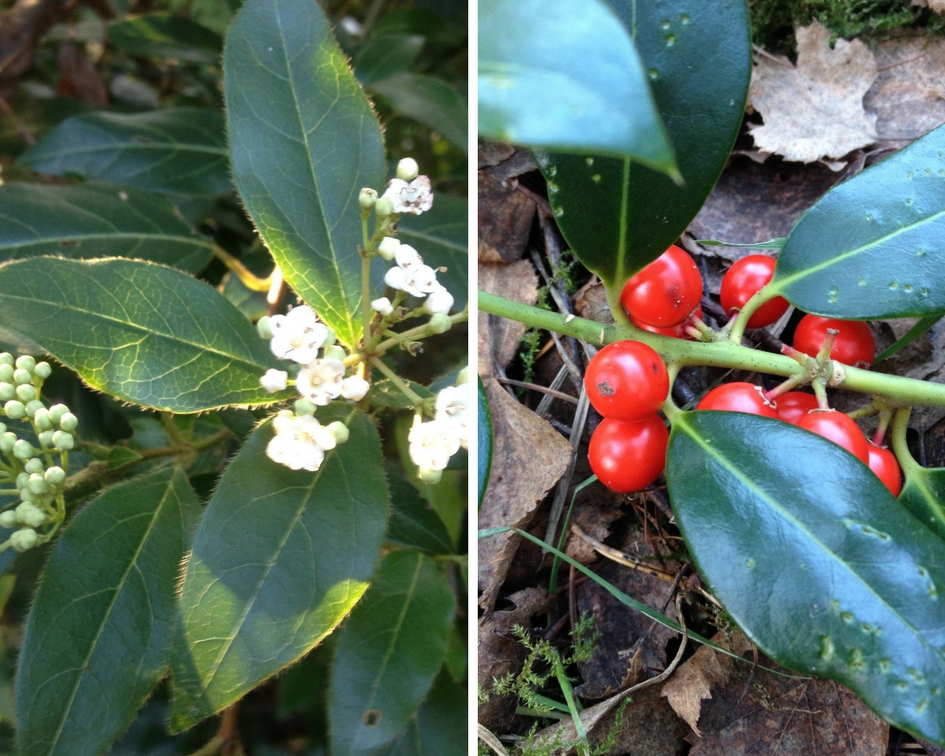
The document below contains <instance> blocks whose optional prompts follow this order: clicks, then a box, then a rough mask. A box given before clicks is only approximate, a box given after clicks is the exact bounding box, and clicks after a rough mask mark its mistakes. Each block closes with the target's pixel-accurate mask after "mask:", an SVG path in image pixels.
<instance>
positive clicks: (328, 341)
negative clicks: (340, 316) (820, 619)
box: [322, 328, 338, 347]
mask: <svg viewBox="0 0 945 756" xmlns="http://www.w3.org/2000/svg"><path fill="white" fill-rule="evenodd" d="M337 338H338V337H337V335H336V334H335V329H334V328H329V329H328V333H327V334H326V336H325V340H324V341H323V342H322V346H323V347H330V346H334V345H335V340H336V339H337Z"/></svg>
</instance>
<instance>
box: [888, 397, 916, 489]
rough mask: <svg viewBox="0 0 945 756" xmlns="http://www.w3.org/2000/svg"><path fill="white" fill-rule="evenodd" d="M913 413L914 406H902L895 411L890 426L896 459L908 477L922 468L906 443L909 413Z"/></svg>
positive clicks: (904, 475)
mask: <svg viewBox="0 0 945 756" xmlns="http://www.w3.org/2000/svg"><path fill="white" fill-rule="evenodd" d="M910 414H912V407H900V408H899V409H897V410H896V411H895V412H894V413H893V419H892V423H890V426H889V436H890V444H891V446H892V450H893V454H895V455H896V460H897V461H898V462H899V466H900V467H901V468H902V475H903V477H904V478H908V477H909V476H910V475H912V474H914V471H916V470H921V469H922V465H920V464H919V463H918V462H917V461H916V460H915V458H914V457H913V456H912V452H910V451H909V445H908V444H907V443H906V431H907V430H908V429H909V415H910Z"/></svg>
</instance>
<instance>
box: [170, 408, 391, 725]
mask: <svg viewBox="0 0 945 756" xmlns="http://www.w3.org/2000/svg"><path fill="white" fill-rule="evenodd" d="M339 404H340V403H339ZM318 412H319V417H318V419H319V421H320V422H321V423H323V424H327V423H329V422H331V421H333V420H341V421H342V422H344V423H345V424H346V425H347V426H348V429H349V430H350V432H351V437H350V439H349V440H348V442H347V443H345V444H342V445H341V446H338V447H337V448H335V449H334V450H332V451H330V452H328V453H327V454H326V456H325V460H324V462H323V463H322V465H321V467H320V468H319V470H318V472H315V473H311V472H306V471H295V470H290V469H289V468H287V467H283V466H282V465H278V464H276V463H275V462H272V461H271V460H270V459H269V458H268V457H266V455H265V450H266V445H267V444H268V443H269V441H270V440H271V439H272V437H273V434H272V429H271V425H270V424H269V423H267V424H265V425H263V426H262V427H260V428H259V429H258V430H257V431H256V432H255V433H254V434H253V435H252V437H250V439H249V440H248V441H247V442H246V445H245V446H244V447H243V448H242V449H241V450H240V452H239V453H238V454H237V455H236V457H235V458H234V460H233V461H232V462H231V463H230V465H229V467H227V469H226V472H225V473H224V474H223V478H222V479H221V480H220V486H219V489H218V490H217V492H216V495H215V496H214V497H213V499H212V500H211V502H210V504H209V505H208V506H207V510H206V513H205V514H204V517H203V520H202V522H201V524H200V530H199V531H198V532H197V537H196V540H195V542H194V548H193V553H192V555H191V557H190V560H189V562H188V563H187V572H186V575H185V578H184V584H183V588H182V591H181V598H180V607H181V611H180V622H179V625H178V627H177V630H176V632H175V634H174V640H173V650H172V654H171V671H172V674H173V694H174V703H173V711H172V714H171V729H172V730H174V731H180V730H183V729H186V728H188V727H190V726H191V725H193V724H195V723H196V722H198V721H200V720H201V719H203V718H204V717H208V716H210V715H211V714H213V713H214V712H217V711H219V710H220V709H222V708H224V707H225V706H228V705H229V704H231V703H232V702H233V701H235V700H237V699H238V698H240V697H242V696H243V695H244V694H245V693H247V692H248V691H249V690H251V689H252V688H254V687H255V686H257V685H258V684H259V683H261V682H262V681H263V680H266V679H267V678H269V677H271V676H272V675H274V674H276V673H277V672H278V671H279V670H281V669H283V668H285V667H286V666H288V665H289V664H292V663H293V662H294V661H295V660H296V659H298V658H299V657H300V656H302V655H303V654H305V653H306V652H308V651H309V650H310V649H311V648H312V647H313V646H315V645H316V644H317V643H319V642H320V641H321V640H322V639H323V638H324V637H325V636H326V635H328V634H329V633H330V632H332V630H334V629H335V627H336V626H337V625H338V623H339V622H341V620H342V619H343V618H344V616H345V615H346V614H347V613H348V612H349V611H350V610H351V607H352V606H354V604H355V603H356V602H357V601H358V599H359V598H361V595H362V594H363V593H364V590H365V589H366V588H367V581H368V580H370V578H371V573H372V572H373V570H374V566H375V564H376V562H377V558H378V554H379V553H380V549H381V543H382V541H383V538H384V532H385V530H386V529H387V518H388V501H389V495H388V492H387V485H386V484H385V482H384V474H383V470H382V463H381V447H380V439H379V438H378V435H377V430H376V428H375V427H374V423H373V422H372V421H371V420H370V419H369V418H368V417H367V416H366V415H364V414H362V413H360V412H358V411H357V410H356V409H354V408H352V407H351V406H350V405H340V406H336V404H332V405H330V406H328V407H324V408H319V410H318Z"/></svg>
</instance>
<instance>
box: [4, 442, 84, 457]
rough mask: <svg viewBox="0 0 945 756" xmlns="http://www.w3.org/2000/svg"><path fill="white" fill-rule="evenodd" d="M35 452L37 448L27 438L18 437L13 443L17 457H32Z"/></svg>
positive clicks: (14, 453) (14, 454)
mask: <svg viewBox="0 0 945 756" xmlns="http://www.w3.org/2000/svg"><path fill="white" fill-rule="evenodd" d="M70 448H71V447H70ZM35 454H36V450H35V449H34V448H33V445H32V444H31V443H30V442H29V441H27V440H26V439H25V438H18V439H17V440H16V443H15V444H13V456H14V457H16V458H17V459H22V460H27V459H32V458H33V457H34V456H35Z"/></svg>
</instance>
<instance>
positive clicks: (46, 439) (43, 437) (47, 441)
mask: <svg viewBox="0 0 945 756" xmlns="http://www.w3.org/2000/svg"><path fill="white" fill-rule="evenodd" d="M58 432H59V431H53V429H52V428H50V429H49V430H44V431H43V432H42V433H40V434H39V435H38V436H37V437H36V439H37V440H38V441H39V443H40V444H42V445H43V446H52V437H53V433H58Z"/></svg>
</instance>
